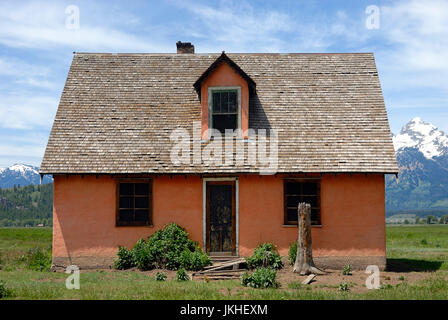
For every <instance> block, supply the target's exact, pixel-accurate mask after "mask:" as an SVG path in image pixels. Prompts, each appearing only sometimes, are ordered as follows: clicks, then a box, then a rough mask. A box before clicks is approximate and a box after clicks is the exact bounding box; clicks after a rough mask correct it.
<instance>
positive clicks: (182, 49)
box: [176, 41, 194, 53]
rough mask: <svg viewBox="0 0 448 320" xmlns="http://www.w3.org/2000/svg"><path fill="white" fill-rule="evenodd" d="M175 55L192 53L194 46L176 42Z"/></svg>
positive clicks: (188, 43) (189, 43)
mask: <svg viewBox="0 0 448 320" xmlns="http://www.w3.org/2000/svg"><path fill="white" fill-rule="evenodd" d="M176 46H177V53H194V45H192V44H191V42H181V41H177V42H176Z"/></svg>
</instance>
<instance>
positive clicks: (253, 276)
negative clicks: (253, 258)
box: [241, 268, 279, 289]
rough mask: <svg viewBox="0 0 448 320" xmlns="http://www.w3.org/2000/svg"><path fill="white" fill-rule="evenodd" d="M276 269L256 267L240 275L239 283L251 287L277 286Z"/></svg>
mask: <svg viewBox="0 0 448 320" xmlns="http://www.w3.org/2000/svg"><path fill="white" fill-rule="evenodd" d="M276 277H277V271H276V270H275V269H272V268H257V269H255V271H253V272H252V273H249V272H246V273H245V274H244V275H243V276H242V277H241V284H242V285H243V286H246V287H252V288H262V289H264V288H278V286H279V284H278V282H277V281H276Z"/></svg>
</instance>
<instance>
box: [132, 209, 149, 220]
mask: <svg viewBox="0 0 448 320" xmlns="http://www.w3.org/2000/svg"><path fill="white" fill-rule="evenodd" d="M148 220H149V215H148V210H135V221H148Z"/></svg>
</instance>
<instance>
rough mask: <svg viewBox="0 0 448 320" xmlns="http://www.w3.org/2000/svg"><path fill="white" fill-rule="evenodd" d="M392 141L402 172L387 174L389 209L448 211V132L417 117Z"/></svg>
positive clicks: (387, 204)
mask: <svg viewBox="0 0 448 320" xmlns="http://www.w3.org/2000/svg"><path fill="white" fill-rule="evenodd" d="M393 142H394V147H395V152H396V155H397V161H398V166H399V174H398V180H397V179H396V178H395V176H387V177H386V211H400V210H402V211H409V212H412V211H419V210H420V211H421V210H435V211H437V210H438V211H440V212H441V213H443V212H448V135H447V134H446V133H444V132H443V131H441V130H439V129H437V128H436V127H435V126H434V125H432V124H430V123H427V122H425V121H423V120H422V119H421V118H418V117H417V118H414V119H412V120H411V121H410V122H408V123H407V124H406V125H405V126H404V127H403V128H402V129H401V131H400V133H398V134H397V135H394V136H393Z"/></svg>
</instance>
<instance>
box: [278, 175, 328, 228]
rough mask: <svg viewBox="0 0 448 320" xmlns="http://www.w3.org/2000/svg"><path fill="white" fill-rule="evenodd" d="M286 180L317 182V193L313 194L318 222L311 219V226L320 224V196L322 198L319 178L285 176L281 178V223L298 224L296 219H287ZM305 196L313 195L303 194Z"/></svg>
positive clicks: (285, 224)
mask: <svg viewBox="0 0 448 320" xmlns="http://www.w3.org/2000/svg"><path fill="white" fill-rule="evenodd" d="M288 182H298V183H306V182H316V183H317V194H316V195H315V196H316V197H317V207H314V208H317V209H318V212H319V221H318V223H313V220H312V219H311V226H312V227H316V226H317V227H320V226H322V205H321V198H322V192H321V190H322V189H321V182H322V180H321V179H320V178H285V179H283V225H284V226H288V227H289V226H298V221H289V220H288V203H287V197H288V195H287V191H286V184H287V183H288ZM300 196H304V195H303V194H302V195H300ZM305 196H313V195H305Z"/></svg>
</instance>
